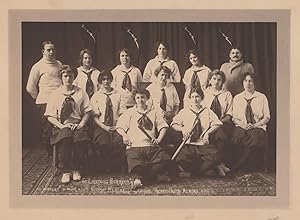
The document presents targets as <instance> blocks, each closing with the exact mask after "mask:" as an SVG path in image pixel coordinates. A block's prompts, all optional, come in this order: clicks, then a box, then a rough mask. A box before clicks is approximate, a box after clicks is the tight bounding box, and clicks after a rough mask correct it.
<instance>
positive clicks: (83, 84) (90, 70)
mask: <svg viewBox="0 0 300 220" xmlns="http://www.w3.org/2000/svg"><path fill="white" fill-rule="evenodd" d="M79 62H80V65H81V66H80V67H78V68H77V72H78V75H77V77H76V79H75V80H74V83H73V84H74V85H75V86H78V87H79V88H81V89H83V90H84V91H86V93H87V94H88V96H89V98H91V97H92V95H93V94H94V93H95V92H96V91H97V90H98V77H99V74H100V71H99V70H98V69H96V68H95V67H93V66H92V63H93V54H92V52H91V51H90V50H88V49H83V50H81V51H80V54H79Z"/></svg>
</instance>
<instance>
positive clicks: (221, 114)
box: [203, 69, 234, 176]
mask: <svg viewBox="0 0 300 220" xmlns="http://www.w3.org/2000/svg"><path fill="white" fill-rule="evenodd" d="M225 81H226V77H225V74H224V72H223V71H220V70H218V69H215V70H213V71H212V72H210V73H209V76H208V87H207V89H206V90H205V91H204V100H203V103H204V105H205V106H206V107H207V108H210V109H211V110H212V111H213V112H214V113H215V114H216V115H217V116H218V118H219V120H220V121H222V123H223V125H222V127H220V128H219V129H218V130H217V131H216V132H215V133H214V134H213V136H212V143H213V144H214V145H215V146H217V147H218V150H219V153H220V155H221V158H222V162H223V163H225V164H229V163H230V162H231V157H232V152H231V148H230V146H231V143H230V139H231V131H232V130H233V128H234V125H233V123H232V121H231V118H232V95H231V93H230V92H229V91H227V90H226V89H225V88H223V85H224V83H225ZM223 163H222V164H221V165H220V166H219V167H218V168H219V174H220V175H221V176H225V174H226V172H228V171H229V169H228V168H227V167H226V166H225V165H224V164H223Z"/></svg>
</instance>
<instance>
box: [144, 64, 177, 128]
mask: <svg viewBox="0 0 300 220" xmlns="http://www.w3.org/2000/svg"><path fill="white" fill-rule="evenodd" d="M170 74H171V70H170V69H169V68H168V67H166V66H160V67H158V68H157V69H156V70H155V71H154V75H155V76H156V77H157V78H156V80H155V81H154V82H153V83H151V84H150V85H149V86H148V87H147V88H146V89H147V90H148V91H149V92H150V96H151V101H152V102H153V106H154V108H155V109H156V110H158V111H161V110H162V114H163V116H164V118H165V119H166V121H167V122H168V124H170V123H171V121H172V119H173V117H174V116H175V115H177V113H178V111H179V104H180V100H179V97H178V93H177V90H176V88H175V86H174V85H173V84H172V83H170V82H168V79H169V78H170Z"/></svg>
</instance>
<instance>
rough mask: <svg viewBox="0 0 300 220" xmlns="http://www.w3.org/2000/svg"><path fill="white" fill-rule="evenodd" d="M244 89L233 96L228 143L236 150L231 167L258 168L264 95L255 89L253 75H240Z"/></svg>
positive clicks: (262, 142) (266, 116) (266, 112)
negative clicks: (229, 140)
mask: <svg viewBox="0 0 300 220" xmlns="http://www.w3.org/2000/svg"><path fill="white" fill-rule="evenodd" d="M243 87H244V91H243V92H241V93H239V94H237V95H236V96H235V97H234V99H233V112H232V121H233V123H234V124H235V126H236V127H235V129H234V130H233V135H232V142H233V144H235V146H236V149H237V158H236V160H237V161H236V164H235V166H234V168H235V169H238V168H242V167H244V168H246V169H247V168H250V169H253V168H259V166H260V165H261V164H262V163H261V162H262V158H261V155H263V149H264V146H265V144H266V138H267V136H266V129H267V123H268V122H269V120H270V110H269V104H268V99H267V97H266V96H265V95H264V94H263V93H260V92H258V91H256V90H255V77H254V74H253V73H250V72H247V73H245V74H244V75H243Z"/></svg>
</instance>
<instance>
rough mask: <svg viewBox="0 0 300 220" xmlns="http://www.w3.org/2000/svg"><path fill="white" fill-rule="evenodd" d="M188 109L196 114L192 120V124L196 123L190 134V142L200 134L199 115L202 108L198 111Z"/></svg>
mask: <svg viewBox="0 0 300 220" xmlns="http://www.w3.org/2000/svg"><path fill="white" fill-rule="evenodd" d="M190 110H191V111H192V112H193V113H194V114H195V115H196V118H195V121H194V124H195V123H196V126H195V128H194V130H193V131H192V136H191V142H193V141H196V140H198V139H199V137H200V135H201V134H202V127H201V121H200V117H199V115H200V113H201V112H202V111H203V110H204V109H202V110H201V111H200V112H198V113H197V112H195V111H193V110H192V109H190Z"/></svg>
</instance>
